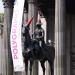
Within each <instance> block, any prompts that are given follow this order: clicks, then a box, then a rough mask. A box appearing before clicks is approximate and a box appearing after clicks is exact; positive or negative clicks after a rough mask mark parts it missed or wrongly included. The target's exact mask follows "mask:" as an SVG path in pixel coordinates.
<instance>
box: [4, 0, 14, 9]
mask: <svg viewBox="0 0 75 75" xmlns="http://www.w3.org/2000/svg"><path fill="white" fill-rule="evenodd" d="M3 5H4V8H13V5H14V1H11V0H3Z"/></svg>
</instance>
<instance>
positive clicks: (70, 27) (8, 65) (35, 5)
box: [1, 0, 75, 75]
mask: <svg viewBox="0 0 75 75" xmlns="http://www.w3.org/2000/svg"><path fill="white" fill-rule="evenodd" d="M3 3H4V30H3V32H4V34H3V39H4V40H3V42H4V48H3V50H2V51H3V54H4V56H1V57H3V63H2V64H3V65H4V66H3V68H2V75H24V73H20V72H19V73H14V71H13V63H12V57H11V50H10V40H9V39H10V38H9V37H10V29H11V21H12V14H13V6H14V0H3ZM39 10H40V11H41V12H42V13H43V15H44V17H45V19H46V22H47V27H46V28H47V29H46V30H47V31H46V32H47V36H46V38H47V39H46V42H47V41H48V40H49V39H51V40H52V41H54V42H55V62H54V63H55V64H54V75H75V51H74V49H75V39H74V37H75V35H74V32H75V25H74V24H75V21H74V20H75V1H74V0H25V10H24V20H26V19H29V18H31V17H32V16H34V19H33V22H32V26H31V32H33V31H34V29H35V24H36V21H37V19H36V18H37V13H38V11H39ZM26 16H27V17H26ZM36 64H37V62H35V64H34V68H35V69H33V70H35V71H33V75H35V74H38V71H37V69H38V67H37V66H36ZM47 75H49V71H48V70H47Z"/></svg>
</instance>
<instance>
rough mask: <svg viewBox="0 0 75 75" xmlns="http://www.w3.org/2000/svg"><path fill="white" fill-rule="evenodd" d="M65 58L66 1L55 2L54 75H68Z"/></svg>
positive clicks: (58, 0) (56, 0) (57, 0)
mask: <svg viewBox="0 0 75 75" xmlns="http://www.w3.org/2000/svg"><path fill="white" fill-rule="evenodd" d="M65 57H66V56H65V0H55V65H54V66H55V67H54V69H55V71H54V75H66V72H65V71H66V66H65V61H66V60H65Z"/></svg>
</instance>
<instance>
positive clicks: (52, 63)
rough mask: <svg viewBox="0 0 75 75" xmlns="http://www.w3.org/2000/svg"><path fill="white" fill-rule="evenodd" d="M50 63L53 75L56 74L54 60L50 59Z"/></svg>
mask: <svg viewBox="0 0 75 75" xmlns="http://www.w3.org/2000/svg"><path fill="white" fill-rule="evenodd" d="M48 62H49V65H50V69H51V75H54V62H53V60H52V61H48Z"/></svg>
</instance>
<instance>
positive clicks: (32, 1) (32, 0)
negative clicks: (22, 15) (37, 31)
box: [28, 0, 37, 3]
mask: <svg viewBox="0 0 75 75" xmlns="http://www.w3.org/2000/svg"><path fill="white" fill-rule="evenodd" d="M36 2H37V0H28V3H36Z"/></svg>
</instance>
